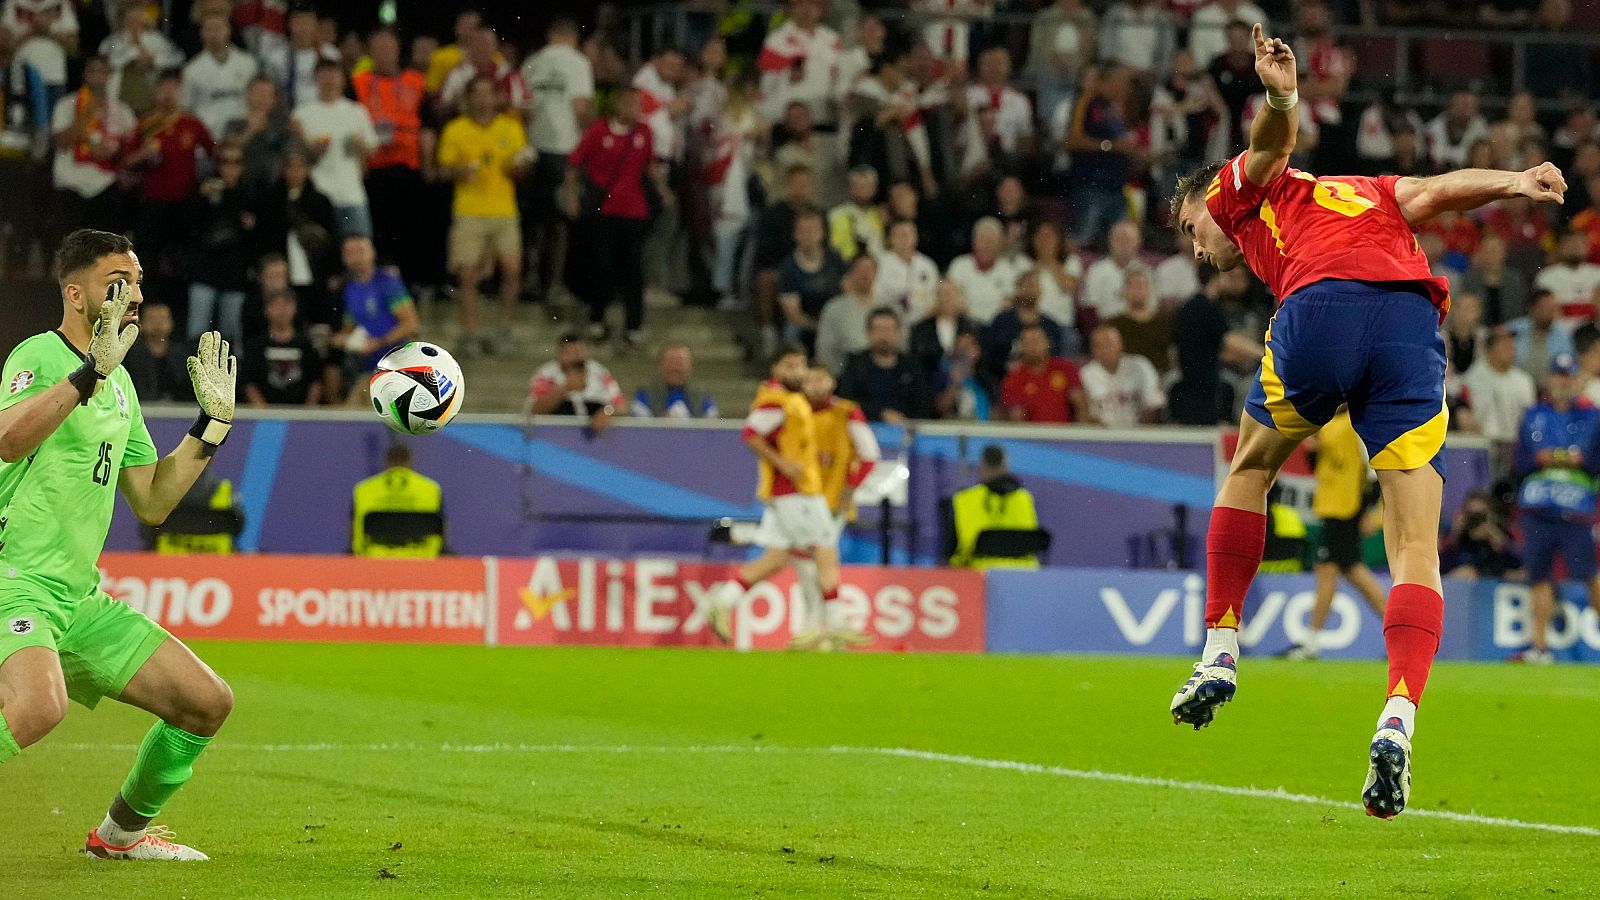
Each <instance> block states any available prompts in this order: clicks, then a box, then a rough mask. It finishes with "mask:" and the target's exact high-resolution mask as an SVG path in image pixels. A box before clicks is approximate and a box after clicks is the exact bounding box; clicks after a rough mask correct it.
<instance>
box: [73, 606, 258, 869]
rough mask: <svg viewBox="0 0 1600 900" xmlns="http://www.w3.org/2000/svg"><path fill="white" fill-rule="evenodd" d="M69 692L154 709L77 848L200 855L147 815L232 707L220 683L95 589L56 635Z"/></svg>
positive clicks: (122, 854)
mask: <svg viewBox="0 0 1600 900" xmlns="http://www.w3.org/2000/svg"><path fill="white" fill-rule="evenodd" d="M61 653H62V668H63V671H64V673H65V675H66V682H67V692H68V694H69V695H70V696H71V697H72V699H74V700H76V701H78V702H79V703H82V704H84V705H85V706H90V707H92V706H94V705H95V704H96V703H98V702H99V700H100V699H101V698H102V697H112V698H114V699H116V700H118V701H120V702H122V703H126V704H129V705H130V706H135V707H138V708H140V709H143V710H145V711H147V712H150V713H152V714H154V715H155V716H156V718H157V721H156V723H155V725H154V726H153V727H152V728H151V729H150V731H149V732H148V733H147V734H146V735H145V737H144V740H143V742H142V743H141V744H140V746H139V752H138V754H137V756H136V757H135V760H134V764H133V768H132V770H131V771H130V772H129V774H128V776H127V778H126V779H125V780H124V782H123V784H122V789H121V790H120V791H119V792H118V793H117V795H116V797H115V798H114V799H113V800H112V802H111V805H110V808H109V811H108V813H107V815H106V817H105V819H104V821H102V822H101V824H100V825H99V826H98V827H96V828H95V829H94V830H93V831H91V832H90V833H89V838H88V841H87V843H86V844H85V848H84V849H85V850H86V852H88V853H89V854H90V855H91V856H93V857H96V858H100V859H160V860H202V859H205V858H206V856H205V854H203V853H200V852H199V851H196V850H193V849H191V848H188V847H184V846H182V845H180V844H176V843H173V842H171V841H169V840H166V837H167V836H168V835H169V834H170V833H169V832H167V831H165V830H164V829H151V828H150V820H151V819H152V818H154V817H155V816H156V815H157V814H158V813H160V812H161V810H162V809H163V808H165V806H166V804H167V801H169V800H171V799H172V796H173V795H174V794H176V793H177V791H178V789H179V788H181V787H182V786H183V785H184V784H185V783H187V782H188V780H189V778H190V776H191V775H193V773H194V763H195V760H196V759H198V758H199V756H200V754H201V753H202V752H203V751H204V750H205V748H206V747H207V746H208V745H209V744H210V743H211V739H212V737H213V736H215V735H216V733H217V731H218V729H220V728H221V727H222V723H223V722H224V721H225V720H226V719H227V718H228V714H229V713H230V712H232V710H233V693H232V691H231V690H230V689H229V688H228V685H227V684H226V683H225V682H224V681H223V680H222V679H221V678H219V677H218V676H217V674H216V673H215V672H213V671H212V670H211V668H210V667H209V666H207V665H206V664H205V663H203V662H201V661H200V660H199V658H198V657H196V656H195V655H194V653H192V652H191V651H190V650H189V648H188V647H185V646H184V645H183V643H182V642H180V641H178V640H177V639H176V638H173V637H172V636H170V635H168V634H167V633H166V631H165V630H164V629H162V628H161V626H160V625H157V624H156V623H154V622H152V621H151V620H150V619H148V618H146V617H145V616H144V615H143V614H141V613H139V612H138V611H136V610H134V609H132V608H130V607H128V606H126V605H124V604H121V603H117V602H116V601H115V600H112V599H111V598H110V597H108V596H106V595H105V594H104V593H102V592H99V591H95V592H94V593H93V594H91V595H90V596H89V597H86V598H85V599H84V600H83V601H81V603H80V604H78V609H77V611H76V614H75V616H74V619H73V621H72V624H71V626H70V627H69V628H68V629H67V633H66V634H65V635H64V636H63V637H62V641H61Z"/></svg>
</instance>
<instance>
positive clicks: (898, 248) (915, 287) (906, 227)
mask: <svg viewBox="0 0 1600 900" xmlns="http://www.w3.org/2000/svg"><path fill="white" fill-rule="evenodd" d="M917 240H918V235H917V223H915V222H913V221H911V220H910V219H900V220H898V221H896V222H894V223H893V224H891V225H890V226H889V249H887V250H885V251H884V252H883V253H881V254H879V255H878V278H877V281H876V282H875V283H874V286H873V295H874V296H875V297H876V298H877V301H878V305H879V306H888V307H892V308H894V309H896V310H898V311H899V312H900V314H901V316H902V317H903V318H904V319H905V321H907V322H915V321H916V320H917V319H920V318H922V317H923V316H925V315H927V314H928V312H929V310H931V309H933V298H934V291H935V290H936V288H937V287H938V284H939V267H938V266H936V265H934V262H933V260H931V259H929V258H928V257H927V256H924V255H923V254H921V253H919V252H917Z"/></svg>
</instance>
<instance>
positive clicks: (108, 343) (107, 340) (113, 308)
mask: <svg viewBox="0 0 1600 900" xmlns="http://www.w3.org/2000/svg"><path fill="white" fill-rule="evenodd" d="M132 304H133V286H132V285H130V284H128V282H127V280H126V279H122V278H119V279H117V280H116V281H113V282H112V283H111V286H110V287H108V288H106V302H104V303H102V304H100V315H99V317H98V318H96V319H95V320H94V322H92V323H91V324H90V326H89V352H88V353H87V354H86V355H85V356H84V358H83V365H81V366H79V367H78V369H77V371H75V372H73V373H72V374H71V375H68V376H67V381H69V382H71V383H72V386H73V387H75V388H77V389H78V405H79V406H82V405H84V404H86V403H88V402H89V398H90V397H93V396H94V391H95V388H97V387H99V386H100V382H102V381H104V380H106V379H107V378H109V377H111V373H112V372H115V371H116V370H117V366H120V365H122V358H123V357H124V356H127V355H128V348H129V347H132V346H133V342H134V341H137V340H138V339H139V326H138V325H135V324H133V323H132V322H129V323H128V324H127V325H123V324H122V319H123V317H124V316H126V315H127V314H128V307H129V306H131V305H132Z"/></svg>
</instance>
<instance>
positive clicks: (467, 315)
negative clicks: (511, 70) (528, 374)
mask: <svg viewBox="0 0 1600 900" xmlns="http://www.w3.org/2000/svg"><path fill="white" fill-rule="evenodd" d="M499 105H500V101H499V97H498V95H497V94H496V92H495V85H494V80H493V79H492V78H489V77H487V76H479V77H477V78H474V79H472V82H471V84H470V85H469V86H468V88H467V114H466V115H464V116H460V117H458V118H456V119H455V120H454V121H452V122H451V123H450V124H449V125H446V126H445V129H444V133H443V134H442V135H440V136H439V167H440V169H441V171H442V173H443V174H444V176H445V177H447V178H449V179H451V180H453V181H454V182H455V186H456V189H455V205H454V209H453V211H454V217H453V221H452V222H451V226H450V270H451V271H452V272H453V273H455V275H456V277H457V278H458V279H459V281H460V294H459V297H460V316H461V333H462V338H461V342H460V343H459V344H458V345H457V347H456V354H457V355H458V356H469V357H470V356H475V355H477V354H478V353H494V352H496V351H498V352H502V353H509V352H510V351H511V349H512V346H511V323H512V320H513V318H514V316H515V313H516V305H517V293H518V291H519V290H520V289H521V284H522V229H521V226H520V224H519V222H518V219H517V189H516V184H515V183H514V180H515V179H516V178H518V177H520V176H521V174H522V170H523V168H524V167H525V166H526V165H527V163H528V161H529V160H530V159H531V158H532V154H531V153H530V152H529V151H528V149H527V138H526V137H525V136H524V134H523V130H522V126H521V125H520V124H518V123H517V122H516V120H514V119H511V118H507V117H505V116H502V115H499V114H498V113H497V110H498V108H499ZM497 264H498V265H499V267H500V328H499V330H498V332H497V337H495V338H491V337H490V336H489V335H488V334H486V333H483V332H481V331H479V326H478V282H480V281H482V280H483V277H484V276H485V275H487V274H488V273H489V272H490V271H491V267H493V266H495V265H497Z"/></svg>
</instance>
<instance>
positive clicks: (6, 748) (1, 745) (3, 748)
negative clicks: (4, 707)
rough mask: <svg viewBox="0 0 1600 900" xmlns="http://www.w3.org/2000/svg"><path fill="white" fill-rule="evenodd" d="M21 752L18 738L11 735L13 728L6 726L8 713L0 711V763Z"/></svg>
mask: <svg viewBox="0 0 1600 900" xmlns="http://www.w3.org/2000/svg"><path fill="white" fill-rule="evenodd" d="M21 752H22V748H21V747H18V746H17V739H16V738H14V737H12V736H11V729H10V728H7V727H6V714H5V713H0V763H3V762H5V761H6V760H8V759H10V758H11V757H13V756H16V755H17V754H18V753H21Z"/></svg>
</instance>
